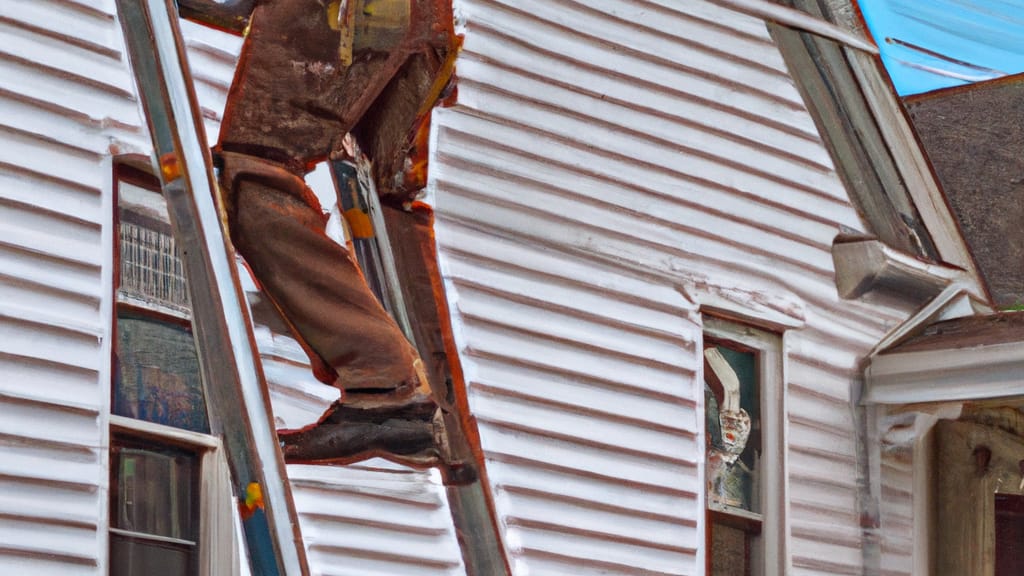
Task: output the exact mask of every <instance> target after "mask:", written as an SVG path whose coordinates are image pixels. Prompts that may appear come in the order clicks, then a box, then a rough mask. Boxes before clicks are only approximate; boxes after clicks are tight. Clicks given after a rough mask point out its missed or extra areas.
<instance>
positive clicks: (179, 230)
mask: <svg viewBox="0 0 1024 576" xmlns="http://www.w3.org/2000/svg"><path fill="white" fill-rule="evenodd" d="M117 6H118V12H119V14H120V18H121V24H122V28H123V30H124V34H125V40H126V44H127V47H128V51H129V53H130V57H131V61H132V67H133V70H134V71H135V75H136V80H137V84H138V89H139V92H140V95H141V97H142V100H143V105H144V108H145V110H146V120H147V123H148V124H149V128H150V133H151V135H152V139H153V145H154V148H155V154H156V158H157V160H156V163H157V164H158V169H159V170H158V172H159V175H160V178H161V181H162V182H163V185H164V186H163V188H164V195H165V197H166V199H167V203H168V209H169V212H170V216H171V222H172V225H173V228H174V232H175V237H176V239H177V242H178V243H179V246H180V248H181V254H182V260H183V263H184V265H185V269H186V273H187V275H188V280H189V282H188V283H189V292H190V297H191V300H192V306H193V326H194V334H195V338H196V340H197V351H198V355H199V360H200V365H201V368H202V373H203V387H204V392H205V394H206V401H207V405H208V407H209V411H210V413H211V414H210V420H211V428H212V430H213V432H214V433H215V434H217V435H219V436H220V437H221V438H222V439H223V441H224V447H225V454H226V456H227V460H228V463H229V467H230V469H231V472H232V479H233V482H234V485H235V489H236V490H239V491H240V494H241V491H244V490H245V489H246V487H248V486H249V485H250V484H251V483H255V484H257V485H258V486H259V487H260V488H261V491H262V498H263V511H262V513H260V512H259V511H258V510H257V511H256V513H255V514H253V515H252V516H250V517H249V518H248V519H244V520H243V530H244V533H245V539H246V545H247V548H248V550H249V560H250V564H251V568H252V573H253V575H254V576H264V575H282V576H284V575H287V576H300V575H301V576H305V575H308V574H309V568H308V564H307V562H306V556H305V549H304V548H303V545H302V538H301V535H300V532H299V525H298V521H297V514H296V511H295V507H294V502H293V501H292V498H291V494H290V487H289V484H288V481H287V475H286V470H285V465H284V460H283V458H282V456H281V452H280V449H279V445H278V440H277V434H276V431H275V429H274V427H273V416H272V413H271V407H270V401H269V395H268V393H267V390H266V387H265V386H264V385H263V381H264V378H263V373H262V367H261V365H260V363H259V357H258V355H257V353H256V346H255V342H254V339H253V337H252V333H251V328H250V326H251V324H250V321H249V313H248V309H247V308H246V307H245V305H244V300H242V297H243V296H242V290H241V286H240V283H239V278H238V270H237V268H236V266H235V263H234V258H233V250H232V248H231V247H230V245H229V244H228V243H227V240H226V236H225V235H224V233H223V231H222V229H221V222H220V216H219V214H220V212H219V211H218V207H217V205H216V204H215V198H217V196H216V194H215V190H216V183H215V180H214V176H213V171H212V168H211V167H212V161H211V158H210V154H209V150H208V149H207V148H206V144H205V142H206V138H205V134H204V131H203V125H202V122H201V119H200V115H199V114H198V105H197V102H196V96H195V92H194V89H193V87H192V83H191V78H190V75H189V71H188V67H187V63H186V58H185V54H184V48H183V42H182V40H181V32H180V30H179V28H178V24H177V9H176V7H175V6H174V4H173V0H117Z"/></svg>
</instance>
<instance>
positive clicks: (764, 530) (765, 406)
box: [697, 315, 790, 576]
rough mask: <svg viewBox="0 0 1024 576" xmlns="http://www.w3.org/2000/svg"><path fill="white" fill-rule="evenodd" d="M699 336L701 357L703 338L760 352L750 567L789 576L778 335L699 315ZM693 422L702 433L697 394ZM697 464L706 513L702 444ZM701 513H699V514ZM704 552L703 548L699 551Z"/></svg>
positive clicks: (764, 575)
mask: <svg viewBox="0 0 1024 576" xmlns="http://www.w3.org/2000/svg"><path fill="white" fill-rule="evenodd" d="M702 322H703V332H702V335H701V341H700V342H699V346H698V347H697V353H698V354H700V355H701V356H702V355H703V349H704V336H705V335H706V336H709V337H712V338H716V339H721V340H731V341H733V342H737V343H739V344H742V345H744V346H747V347H750V348H753V349H755V350H757V351H758V352H759V353H760V362H759V371H758V378H759V380H760V382H759V384H760V387H761V427H762V430H761V443H762V453H763V454H764V458H763V459H762V461H761V464H762V466H763V470H762V481H761V503H762V504H761V507H762V509H761V516H762V522H761V535H760V537H759V538H758V539H757V541H756V542H755V546H753V547H752V551H751V560H752V562H758V559H760V560H762V561H763V564H762V563H759V564H756V565H753V566H752V572H753V574H755V575H757V576H784V575H786V574H789V573H790V558H789V535H790V530H789V504H788V502H789V498H788V492H789V490H788V487H789V481H788V476H787V472H786V471H787V468H788V456H787V454H788V443H787V437H788V419H787V418H786V401H785V400H786V386H785V356H784V354H783V351H784V341H783V336H780V335H778V334H773V333H771V332H768V331H765V330H761V329H759V328H754V327H752V326H749V325H746V324H742V323H739V322H734V321H729V320H723V319H720V318H716V317H713V316H707V315H705V316H702ZM697 365H698V366H699V367H700V368H699V370H698V378H699V383H703V382H704V362H703V360H702V359H701V360H700V361H698V362H697ZM697 398H698V405H699V411H698V418H699V422H700V423H701V424H700V425H701V427H702V429H703V423H704V421H705V416H704V414H705V413H704V410H705V406H704V400H703V398H704V396H703V394H702V393H701V394H697ZM698 445H699V447H700V452H701V455H700V460H699V466H698V473H699V475H700V479H701V486H702V488H701V490H700V495H699V501H700V504H701V510H702V511H703V510H706V509H707V495H706V492H707V491H706V489H705V488H704V485H705V483H706V481H705V474H706V471H705V462H706V458H707V455H706V454H705V450H706V448H705V445H704V442H699V443H698ZM702 514H703V512H702ZM704 518H705V519H704V520H702V522H701V530H699V534H698V537H699V538H701V542H702V543H703V542H704V538H705V535H706V530H707V526H706V524H707V521H706V516H704ZM703 548H705V547H704V546H702V549H703ZM706 554H707V550H703V554H701V555H699V557H698V562H701V563H702V565H703V563H704V562H705V561H706V558H705V557H706Z"/></svg>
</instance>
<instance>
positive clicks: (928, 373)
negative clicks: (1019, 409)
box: [864, 342, 1024, 404]
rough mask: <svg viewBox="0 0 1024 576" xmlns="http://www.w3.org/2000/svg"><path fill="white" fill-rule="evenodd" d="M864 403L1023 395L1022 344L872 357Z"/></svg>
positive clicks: (1023, 359)
mask: <svg viewBox="0 0 1024 576" xmlns="http://www.w3.org/2000/svg"><path fill="white" fill-rule="evenodd" d="M865 378H866V381H867V390H866V394H865V396H864V402H865V403H867V404H911V403H916V402H941V401H949V400H974V399H982V398H997V397H1004V396H1021V395H1024V342H1012V343H1006V344H994V345H991V346H978V347H975V348H959V349H945V350H927V351H920V352H904V353H895V354H884V355H879V356H875V357H873V358H872V359H871V363H870V365H869V366H868V368H867V369H866V370H865Z"/></svg>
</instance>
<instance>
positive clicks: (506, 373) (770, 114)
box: [431, 0, 906, 574]
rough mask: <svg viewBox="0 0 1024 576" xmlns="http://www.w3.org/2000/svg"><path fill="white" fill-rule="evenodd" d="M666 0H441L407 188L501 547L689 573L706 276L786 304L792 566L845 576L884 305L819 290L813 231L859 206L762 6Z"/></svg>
mask: <svg viewBox="0 0 1024 576" xmlns="http://www.w3.org/2000/svg"><path fill="white" fill-rule="evenodd" d="M680 6H681V7H678V6H674V5H673V4H666V3H664V2H657V3H655V2H650V1H645V0H633V1H627V0H600V1H596V2H583V1H574V0H556V1H551V0H548V1H544V2H541V1H540V0H531V1H526V2H523V1H517V2H512V1H511V0H464V1H462V2H459V3H458V7H459V13H460V17H461V20H462V23H463V26H464V32H465V42H464V46H463V50H462V52H461V54H460V57H459V61H458V63H457V66H458V74H459V94H458V106H456V107H454V108H450V109H446V110H439V111H437V112H435V117H434V123H435V127H434V139H435V140H434V148H433V150H432V154H433V159H432V163H431V194H432V201H433V202H434V204H435V209H436V213H437V238H438V242H439V253H440V257H441V264H442V269H443V274H444V277H445V281H446V287H447V289H448V296H449V300H450V304H451V308H452V312H453V319H454V324H455V326H454V327H455V332H456V340H457V344H458V346H459V351H460V355H461V357H462V361H463V364H464V366H463V368H464V371H465V378H466V384H467V387H468V391H469V400H470V407H471V409H472V411H473V413H474V415H475V417H476V420H477V423H478V425H479V428H480V434H481V443H482V445H483V448H484V451H485V454H486V457H487V464H488V467H487V470H488V477H489V480H490V481H491V488H492V490H493V493H494V497H495V502H496V505H497V509H498V514H499V520H500V523H501V525H502V529H503V536H504V542H505V546H506V548H507V551H508V553H509V555H510V562H511V563H512V565H513V570H514V571H515V572H516V573H518V574H526V573H527V572H529V573H531V574H558V573H569V572H571V573H573V574H695V573H700V572H702V568H700V567H699V566H698V565H697V562H698V558H699V557H700V556H699V553H698V548H700V547H702V546H703V542H702V541H701V540H700V534H701V531H700V530H699V529H698V528H699V526H700V525H701V524H702V523H703V513H702V511H701V509H700V506H701V504H700V503H701V501H702V500H701V498H700V497H699V495H698V494H699V493H700V491H701V490H702V489H703V488H702V486H703V482H702V481H701V479H700V477H699V476H698V465H699V461H700V459H701V458H702V457H703V456H702V452H703V451H702V449H701V443H702V442H703V436H702V428H703V424H702V422H700V421H699V418H700V412H699V402H701V401H702V396H701V395H700V394H701V390H702V386H701V385H700V384H699V382H698V381H697V379H696V375H697V373H698V370H699V359H700V356H699V352H698V349H697V347H698V344H697V343H698V342H699V339H700V320H699V316H698V315H697V313H696V307H695V305H694V303H693V302H692V301H691V300H690V298H691V297H692V298H693V299H695V300H698V301H700V300H702V297H704V296H705V295H707V294H715V295H718V296H721V297H725V298H726V299H732V300H733V302H734V304H735V308H736V309H737V310H742V309H744V308H745V307H747V306H750V307H752V308H757V307H759V306H761V307H763V306H768V307H769V308H774V309H776V310H783V314H788V315H790V316H792V317H795V318H798V323H799V322H800V321H802V322H803V326H801V327H800V328H797V329H794V330H790V331H789V332H788V333H787V335H786V338H785V342H786V345H787V356H788V359H787V368H786V369H787V375H788V384H789V386H788V395H787V402H788V404H787V408H788V414H789V447H788V458H789V473H790V476H789V490H790V492H789V493H790V496H791V507H790V524H791V531H792V533H791V548H790V551H791V556H792V563H793V565H794V571H795V572H797V573H803V574H852V573H859V571H860V570H861V553H860V528H859V504H858V500H857V498H858V492H857V489H858V488H857V468H856V462H857V454H856V443H855V440H854V434H855V431H854V423H853V418H852V415H851V411H850V390H851V386H852V384H853V382H854V381H855V379H856V378H857V374H858V372H859V369H858V363H859V362H860V359H861V358H862V356H863V354H865V353H866V352H867V351H868V350H870V348H871V347H872V346H873V345H874V344H875V343H876V342H877V341H878V339H879V338H880V336H881V335H882V334H884V333H885V331H886V330H888V329H889V328H890V327H892V326H893V325H894V324H895V323H896V322H898V321H899V320H900V319H901V318H903V317H904V316H905V314H906V311H904V310H900V309H897V308H893V307H891V306H886V305H881V304H879V305H874V306H869V305H866V304H863V303H857V302H853V303H851V302H844V301H840V300H838V298H837V296H836V290H835V284H834V271H833V264H832V259H831V255H830V247H831V243H832V240H833V238H834V237H835V235H836V234H837V233H839V231H840V229H841V228H842V227H849V228H853V229H862V228H863V225H862V224H861V222H860V220H859V218H858V216H857V213H856V210H855V209H854V208H853V207H852V206H851V205H850V202H849V200H848V197H847V195H846V192H845V190H844V189H843V188H842V185H841V183H840V181H839V179H838V178H837V176H836V175H835V173H834V171H833V169H832V163H831V160H830V159H829V157H828V154H827V152H826V151H825V148H824V146H823V145H822V144H821V142H820V140H819V138H818V136H817V132H816V130H815V128H814V123H813V121H812V119H811V117H810V116H809V115H808V113H807V112H806V110H805V109H804V107H803V104H802V102H801V100H800V98H799V96H798V94H797V91H796V89H795V87H794V86H793V84H792V81H791V80H790V78H789V76H788V73H787V71H786V69H785V65H784V64H783V62H782V58H781V56H780V55H779V53H778V51H777V49H776V48H775V46H774V44H773V43H772V40H771V38H770V37H769V35H768V34H767V31H766V29H765V26H764V23H763V22H762V21H759V20H757V19H754V18H750V17H747V16H744V15H741V14H737V13H735V12H731V11H728V10H726V9H723V8H720V7H718V6H716V5H714V4H712V3H708V2H689V3H685V4H682V5H680ZM677 286H678V287H679V288H676V287H677Z"/></svg>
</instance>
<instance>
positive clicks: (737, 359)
mask: <svg viewBox="0 0 1024 576" xmlns="http://www.w3.org/2000/svg"><path fill="white" fill-rule="evenodd" d="M704 357H705V364H704V374H705V383H704V399H705V426H706V431H707V435H706V437H707V442H708V446H707V495H708V503H709V505H711V506H712V507H718V508H725V507H728V508H739V509H743V510H749V511H751V512H759V511H760V502H759V501H758V500H759V498H758V493H757V486H758V483H759V481H760V478H759V476H760V459H761V390H760V384H759V382H758V372H757V370H758V367H757V361H758V358H757V353H756V352H754V351H749V350H745V349H742V347H740V346H738V345H737V346H736V347H733V346H730V345H726V344H724V343H716V342H710V341H709V342H708V345H707V346H706V347H705V350H704Z"/></svg>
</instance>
